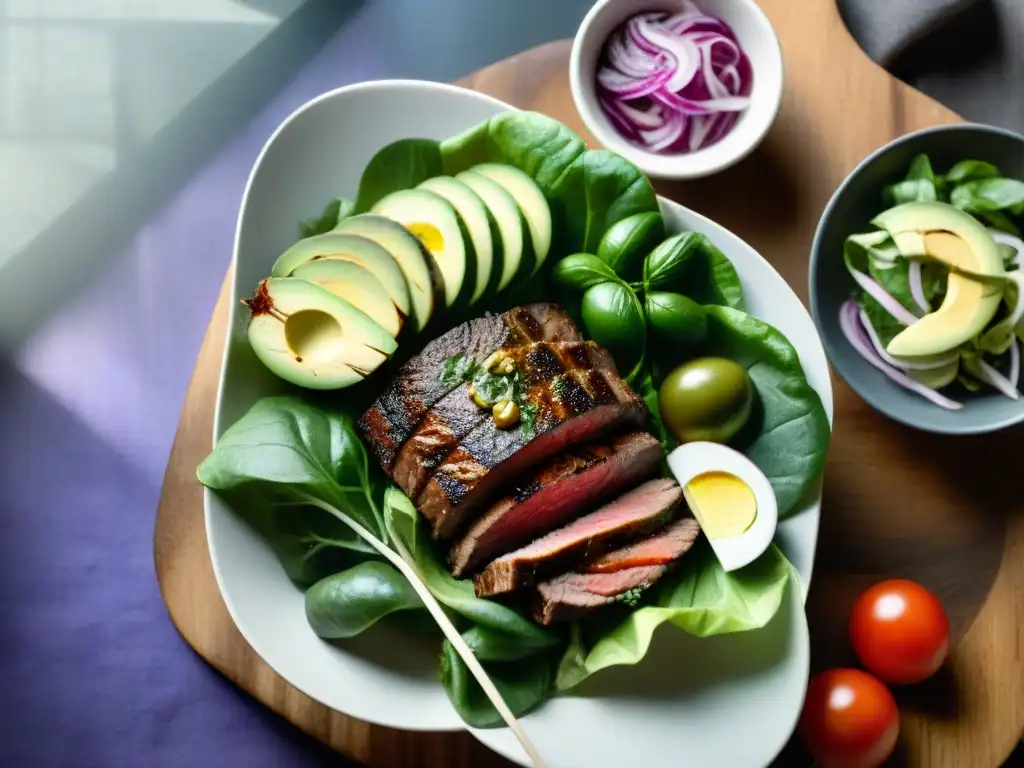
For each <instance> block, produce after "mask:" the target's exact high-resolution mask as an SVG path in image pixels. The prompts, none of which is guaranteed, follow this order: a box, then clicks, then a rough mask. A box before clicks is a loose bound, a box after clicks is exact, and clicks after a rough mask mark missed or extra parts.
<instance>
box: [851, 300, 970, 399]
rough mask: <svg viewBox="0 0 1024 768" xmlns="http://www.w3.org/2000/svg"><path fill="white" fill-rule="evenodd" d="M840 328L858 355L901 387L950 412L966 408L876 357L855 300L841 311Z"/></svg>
mask: <svg viewBox="0 0 1024 768" xmlns="http://www.w3.org/2000/svg"><path fill="white" fill-rule="evenodd" d="M839 327H840V328H841V329H842V331H843V335H844V336H845V337H846V340H847V341H848V342H850V346H852V347H853V348H854V350H855V351H856V352H857V354H859V355H860V356H861V357H863V358H864V359H865V360H867V361H868V363H870V364H871V365H873V366H874V367H875V368H877V369H878V370H880V371H881V372H882V373H884V374H885V375H886V376H888V377H889V378H890V379H892V380H893V381H894V382H895V383H897V384H899V385H900V386H901V387H904V388H905V389H909V390H911V391H912V392H916V393H917V394H919V395H921V396H922V397H925V398H927V399H928V400H930V401H931V402H933V403H935V404H936V405H938V406H941V407H943V408H946V409H948V410H950V411H959V410H960V409H961V408H963V407H964V406H963V403H958V402H956V401H955V400H950V399H949V398H948V397H946V396H945V395H943V394H940V393H939V392H936V391H935V390H934V389H932V388H931V387H927V386H925V385H924V384H922V383H921V382H919V381H917V380H916V379H914V378H911V377H910V376H908V375H907V374H906V373H904V372H903V371H901V370H898V369H896V368H893V367H892V366H891V365H888V364H887V363H886V362H885V361H884V360H882V358H880V357H879V356H878V355H876V354H875V351H874V349H873V348H872V345H871V342H870V340H869V339H868V337H867V332H866V331H865V330H864V326H863V325H861V322H860V305H859V304H857V302H856V301H854V300H853V299H850V300H849V301H846V302H845V303H844V304H843V306H842V307H841V308H840V309H839Z"/></svg>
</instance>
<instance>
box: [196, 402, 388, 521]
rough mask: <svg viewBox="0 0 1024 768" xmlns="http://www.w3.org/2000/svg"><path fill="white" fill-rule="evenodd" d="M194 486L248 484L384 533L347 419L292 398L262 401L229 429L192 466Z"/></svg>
mask: <svg viewBox="0 0 1024 768" xmlns="http://www.w3.org/2000/svg"><path fill="white" fill-rule="evenodd" d="M196 475H197V477H198V478H199V482H201V483H202V484H203V485H205V486H206V487H208V488H211V489H213V490H216V491H231V490H235V489H240V488H244V487H246V486H249V485H250V484H254V485H257V486H259V487H260V489H261V490H264V491H265V492H266V493H267V495H268V497H269V498H273V499H275V500H281V501H300V502H304V501H308V500H309V498H310V497H313V498H316V499H319V500H321V501H324V502H327V503H328V504H330V505H332V506H334V507H338V508H340V509H344V510H345V511H346V512H347V513H348V514H349V515H351V516H352V517H353V518H354V519H355V520H357V521H358V522H359V523H360V524H362V525H363V526H365V527H366V528H367V529H369V530H370V531H371V532H373V533H374V534H375V535H377V536H382V535H383V532H384V526H383V518H382V516H381V513H380V510H379V508H378V504H377V501H376V495H377V493H378V492H379V490H380V489H381V488H382V478H381V476H380V473H379V470H378V469H377V467H376V465H374V466H372V467H371V465H370V461H369V457H368V456H367V454H366V448H365V446H364V445H363V443H362V441H361V440H360V439H359V435H358V434H357V432H356V428H355V423H354V421H353V420H352V417H351V416H349V415H348V414H347V413H343V412H341V411H326V410H322V409H320V408H317V407H316V406H313V405H310V404H308V403H305V402H303V401H302V400H300V399H299V398H297V397H290V396H286V397H265V398H263V399H262V400H259V401H258V402H257V403H256V404H255V405H254V406H253V407H252V408H250V409H249V412H248V413H246V414H245V416H243V417H242V418H241V419H239V420H238V422H236V423H235V424H233V425H232V426H231V427H230V428H229V429H228V430H227V431H226V432H225V433H224V434H223V435H222V436H221V438H220V440H218V441H217V445H216V446H215V447H214V449H213V452H212V453H211V454H210V455H209V456H207V457H206V458H205V459H204V460H203V462H202V463H201V464H200V465H199V468H198V470H197V472H196Z"/></svg>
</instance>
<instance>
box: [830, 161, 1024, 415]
mask: <svg viewBox="0 0 1024 768" xmlns="http://www.w3.org/2000/svg"><path fill="white" fill-rule="evenodd" d="M883 199H884V201H885V203H887V204H889V205H892V206H896V205H902V204H906V203H917V202H935V203H939V204H948V205H951V206H953V207H954V208H957V209H960V210H961V211H964V212H966V213H968V214H971V215H972V216H974V217H975V218H976V219H978V220H979V221H980V222H981V223H982V225H983V226H988V228H989V230H988V231H989V233H990V235H991V237H992V239H993V241H994V242H995V244H996V246H997V248H998V251H999V254H1000V256H1001V258H1002V263H1003V268H1002V269H1001V270H1000V269H995V270H994V271H992V273H991V274H978V273H977V272H971V271H970V270H964V269H962V268H960V267H957V266H955V265H952V264H949V263H942V262H939V261H938V260H937V259H935V258H924V257H921V256H918V255H915V254H911V255H910V257H907V256H905V255H904V254H903V253H902V252H901V250H900V247H899V245H898V244H897V243H896V242H895V241H894V239H893V237H892V236H890V234H889V233H888V232H887V231H885V230H884V229H883V230H879V231H874V232H867V233H863V234H856V235H851V236H850V237H848V238H847V241H846V244H845V246H844V249H843V258H844V260H845V262H846V266H847V269H848V270H849V271H850V273H851V275H853V277H854V278H855V279H856V281H857V283H858V285H859V287H860V290H859V291H858V293H857V295H856V297H855V298H854V299H852V300H851V301H849V302H847V303H846V304H845V305H844V307H843V310H842V312H841V319H842V323H841V325H842V326H843V330H844V333H845V334H846V336H847V338H848V339H849V340H850V343H851V344H852V345H853V346H854V348H855V349H856V350H857V351H858V353H859V354H860V355H861V356H863V357H865V358H866V359H868V360H869V361H871V363H872V365H874V366H875V367H878V368H879V369H880V370H882V371H883V372H884V373H885V374H886V375H887V376H889V378H891V379H892V380H894V381H895V382H896V383H898V384H900V385H901V386H903V387H905V388H907V389H910V390H912V391H914V392H916V393H918V394H920V395H921V396H923V397H925V398H927V399H929V400H930V401H932V402H933V403H935V404H936V405H939V406H941V407H944V408H948V409H952V410H956V409H959V408H962V407H963V404H962V403H960V402H958V401H957V400H955V399H951V398H950V397H947V396H946V395H945V394H943V393H942V392H940V391H939V390H944V389H945V388H946V387H949V386H951V385H955V386H957V388H959V389H961V390H966V391H969V392H975V391H978V390H980V389H982V388H983V387H985V386H987V387H992V388H995V389H997V390H998V391H1000V392H1001V393H1002V394H1004V395H1006V396H1007V397H1010V398H1013V399H1017V397H1019V394H1018V392H1017V382H1018V377H1019V373H1020V350H1019V347H1018V343H1017V336H1019V335H1021V334H1022V333H1024V327H1022V325H1021V315H1022V314H1024V305H1022V302H1021V300H1020V290H1019V286H1020V284H1021V283H1022V282H1024V275H1022V274H1021V273H1020V270H1019V265H1018V257H1019V255H1020V251H1021V250H1024V242H1022V241H1021V240H1020V226H1021V218H1022V216H1024V181H1021V180H1019V179H1011V178H1006V177H1004V176H1003V175H1002V174H1001V172H1000V170H999V168H998V167H996V166H995V165H993V164H991V163H989V162H986V161H984V160H976V159H968V160H962V161H960V162H958V163H956V164H955V165H953V166H952V167H951V168H950V169H949V170H948V171H947V172H946V174H945V175H941V174H938V173H936V172H935V169H934V167H933V166H932V163H931V161H930V159H929V158H928V157H927V156H926V155H918V156H917V157H915V158H914V159H913V161H912V162H911V165H910V168H909V170H908V172H907V175H906V177H905V178H904V179H903V180H902V181H898V182H896V183H894V184H891V185H889V186H888V187H886V188H885V190H884V193H883ZM995 265H996V266H997V267H998V261H996V262H995ZM952 273H956V274H958V275H963V276H966V277H968V278H969V279H971V280H974V281H977V282H982V283H984V284H985V285H991V286H992V287H993V289H994V290H1001V291H1002V300H1001V302H1000V304H999V306H998V308H997V309H996V312H995V315H994V316H990V315H988V314H986V315H984V316H983V317H980V318H979V320H978V326H979V327H980V324H981V323H984V322H985V320H986V318H988V317H991V319H990V320H989V322H988V323H987V324H986V325H985V326H984V327H983V328H982V329H981V330H980V332H977V333H976V334H975V335H974V336H973V338H970V339H969V340H967V341H966V342H964V343H958V344H953V346H952V347H951V348H948V349H947V350H945V351H944V352H943V353H941V354H935V355H931V356H926V357H923V358H920V359H901V358H898V357H894V356H893V355H892V354H890V353H889V352H888V347H889V345H890V343H891V342H892V341H893V339H894V338H896V336H898V335H899V334H900V333H901V332H902V331H904V330H905V329H906V328H907V327H908V326H909V325H913V324H915V323H916V322H917V321H918V319H920V318H922V317H924V316H926V315H928V314H930V313H933V312H935V311H936V310H937V309H938V308H939V307H941V306H943V302H944V301H945V299H946V294H947V288H948V284H949V276H950V274H952ZM997 273H999V274H997ZM958 295H959V294H958ZM989 306H990V309H991V305H989ZM975 327H976V326H975V325H971V326H969V328H968V329H967V330H965V331H964V334H966V333H969V332H971V331H973V330H974V329H975ZM962 338H965V336H963V335H962V336H960V337H959V338H957V339H956V341H960V340H961V339H962ZM952 394H953V395H954V396H955V395H956V393H955V391H954V392H953V393H952Z"/></svg>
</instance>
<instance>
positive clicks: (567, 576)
mask: <svg viewBox="0 0 1024 768" xmlns="http://www.w3.org/2000/svg"><path fill="white" fill-rule="evenodd" d="M668 569H669V566H668V565H644V566H640V567H638V568H626V569H625V570H622V571H615V572H614V573H563V574H562V575H561V576H556V577H555V578H553V579H551V580H550V581H545V582H541V583H540V584H538V585H537V600H536V604H535V605H534V610H533V617H534V619H536V620H537V622H538V623H540V624H544V625H547V624H555V623H558V622H562V621H571V620H572V619H577V618H579V617H580V616H583V615H584V614H586V613H590V611H593V610H594V609H595V608H600V607H601V606H604V605H611V604H612V603H614V602H615V601H616V600H617V599H618V597H619V595H622V594H623V593H625V592H628V591H629V590H631V589H636V588H637V587H640V588H642V589H646V588H647V587H649V586H650V585H651V584H653V583H654V582H656V581H657V580H658V579H660V578H661V577H662V576H664V575H665V574H666V573H667V572H668Z"/></svg>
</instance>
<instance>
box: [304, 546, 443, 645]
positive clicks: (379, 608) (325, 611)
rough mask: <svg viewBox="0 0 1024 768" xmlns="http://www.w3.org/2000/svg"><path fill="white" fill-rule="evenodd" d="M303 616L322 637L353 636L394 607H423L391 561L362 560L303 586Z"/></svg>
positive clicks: (393, 611)
mask: <svg viewBox="0 0 1024 768" xmlns="http://www.w3.org/2000/svg"><path fill="white" fill-rule="evenodd" d="M305 603H306V619H307V620H308V621H309V626H310V627H312V629H313V632H315V633H316V635H317V637H322V638H324V639H325V640H336V639H339V638H346V637H355V636H356V635H358V634H360V633H361V632H364V631H365V630H367V629H369V628H370V627H372V626H373V625H374V624H376V623H377V622H378V621H380V620H381V619H382V618H384V617H385V616H387V615H388V614H391V613H396V612H397V611H408V610H411V609H416V608H422V607H423V603H422V602H421V601H420V598H419V596H418V595H417V594H416V591H415V590H414V589H413V588H412V587H411V586H410V585H409V582H408V581H407V580H406V578H405V577H404V576H403V575H402V574H400V573H399V572H398V571H396V570H395V568H394V567H393V566H392V565H389V564H388V563H384V562H379V561H369V562H366V563H361V564H360V565H357V566H355V567H354V568H349V569H348V570H347V571H342V572H341V573H335V574H333V575H331V576H328V577H327V578H325V579H321V580H320V581H318V582H317V583H316V584H314V585H313V586H312V587H310V588H309V589H308V590H306V598H305Z"/></svg>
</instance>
